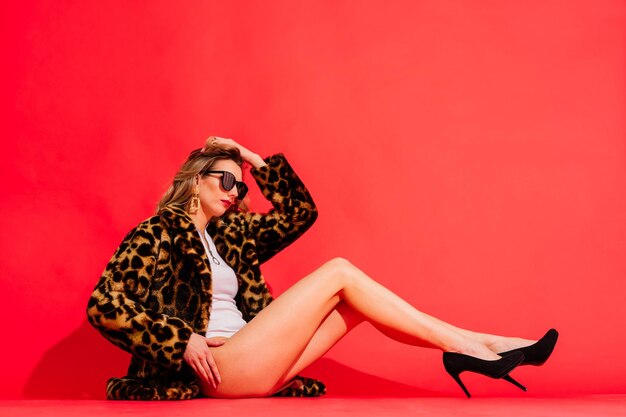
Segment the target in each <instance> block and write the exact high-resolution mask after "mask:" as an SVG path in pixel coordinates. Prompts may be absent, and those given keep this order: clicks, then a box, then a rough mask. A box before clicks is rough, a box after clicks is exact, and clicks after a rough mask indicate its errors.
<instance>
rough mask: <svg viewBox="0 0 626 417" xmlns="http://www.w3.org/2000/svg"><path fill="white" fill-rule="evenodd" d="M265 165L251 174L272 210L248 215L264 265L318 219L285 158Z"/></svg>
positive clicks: (253, 170)
mask: <svg viewBox="0 0 626 417" xmlns="http://www.w3.org/2000/svg"><path fill="white" fill-rule="evenodd" d="M265 162H266V165H263V166H261V167H260V168H253V169H252V170H250V173H251V174H252V176H253V177H254V179H255V181H256V183H257V184H258V185H259V188H260V189H261V192H262V193H263V195H264V196H265V198H267V199H268V200H269V201H270V203H272V206H273V208H272V210H270V211H269V213H267V214H261V213H247V214H245V220H246V224H247V228H248V231H249V232H250V233H251V234H252V235H253V236H254V237H255V240H256V249H257V255H258V257H259V262H261V263H263V262H265V261H267V260H268V259H270V258H271V257H272V256H274V255H275V254H277V253H278V252H280V251H281V250H282V249H284V248H285V247H287V246H288V245H289V244H291V243H292V242H294V241H295V240H296V239H297V238H299V237H300V236H301V235H302V234H303V233H304V232H306V231H307V230H308V229H309V228H310V227H311V226H312V225H313V223H314V222H315V220H316V219H317V208H316V207H315V203H314V202H313V198H312V197H311V195H310V194H309V192H308V190H307V189H306V187H305V186H304V184H303V183H302V181H301V180H300V178H299V177H298V175H296V173H295V171H294V170H293V169H292V168H291V165H289V162H287V159H286V158H285V156H284V155H283V154H277V155H273V156H270V157H268V158H266V159H265Z"/></svg>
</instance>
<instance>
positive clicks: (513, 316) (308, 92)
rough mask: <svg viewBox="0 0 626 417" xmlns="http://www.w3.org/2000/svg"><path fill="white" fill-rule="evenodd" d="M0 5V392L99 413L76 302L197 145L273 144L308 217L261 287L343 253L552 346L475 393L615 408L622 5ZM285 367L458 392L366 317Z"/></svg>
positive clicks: (335, 387) (95, 358) (425, 306)
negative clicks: (559, 398)
mask: <svg viewBox="0 0 626 417" xmlns="http://www.w3.org/2000/svg"><path fill="white" fill-rule="evenodd" d="M1 7H2V13H1V16H2V17H1V19H2V22H1V25H0V27H1V29H0V31H1V42H2V44H3V47H2V61H3V65H2V71H3V77H2V78H3V79H2V85H3V90H4V91H3V94H2V95H3V100H2V106H3V109H2V131H3V136H4V140H3V142H2V143H3V151H2V152H0V155H1V156H0V158H1V159H0V171H1V178H2V187H3V201H2V204H1V205H0V229H1V230H2V240H1V244H0V245H1V246H0V251H1V254H2V256H1V259H0V272H1V274H0V294H2V298H3V302H2V307H1V309H2V314H1V317H2V318H1V319H0V320H1V321H2V333H1V334H2V340H3V343H1V344H0V346H1V347H0V349H2V351H1V352H0V357H1V358H2V360H1V361H0V363H1V365H0V366H1V372H2V376H3V377H2V378H1V379H0V398H3V399H16V398H41V397H47V398H50V397H52V398H63V397H70V398H102V397H103V396H104V383H105V380H106V378H107V377H109V376H112V375H121V374H123V372H124V371H125V367H126V365H127V355H126V354H125V353H123V352H121V351H119V350H117V349H116V348H114V347H113V346H112V345H109V344H108V343H107V342H106V341H105V340H104V339H102V338H101V337H100V336H99V335H98V334H97V333H96V332H95V331H94V330H93V329H91V328H90V327H89V326H88V324H87V323H86V319H85V314H84V310H85V305H86V302H87V299H88V296H89V294H90V293H91V290H92V289H93V286H94V285H95V283H96V281H97V279H98V277H99V275H100V273H101V272H102V270H103V268H104V266H105V264H106V262H107V261H108V259H109V257H110V256H111V254H112V253H113V251H114V249H115V248H116V246H117V244H118V243H119V242H120V240H121V239H122V237H123V236H124V234H125V233H126V232H127V231H128V230H129V229H130V228H131V227H133V226H134V225H135V224H137V223H138V222H139V221H141V220H143V219H145V218H146V217H148V216H150V215H151V214H152V213H153V211H154V208H155V203H156V202H157V201H158V199H159V198H160V196H161V194H162V193H163V192H164V190H165V189H166V186H167V184H168V182H169V181H171V178H172V177H173V174H174V173H175V171H176V169H177V167H178V166H179V165H180V164H181V163H182V161H183V160H184V159H185V158H186V156H187V154H188V153H189V151H190V150H191V149H193V148H196V147H200V146H201V145H202V143H203V141H204V138H205V137H207V136H208V135H211V134H215V135H219V136H225V137H232V138H235V139H236V140H238V141H240V142H241V143H242V144H244V145H246V146H248V147H249V148H251V149H253V150H254V151H256V152H258V153H260V154H262V155H264V156H266V155H269V154H271V153H274V152H283V153H285V154H286V155H287V157H288V158H289V160H290V162H291V163H292V165H293V166H294V167H295V168H296V170H297V172H298V173H299V175H300V176H301V178H302V179H303V180H304V182H305V183H306V184H307V186H308V187H309V189H310V191H311V192H312V194H313V196H314V197H315V200H316V202H317V204H318V206H319V211H320V216H319V219H318V222H317V223H316V225H315V226H314V227H313V228H312V229H311V230H310V231H309V232H308V233H307V234H306V235H305V236H304V237H303V238H302V239H300V240H299V241H298V242H297V243H296V244H294V245H293V246H292V247H290V248H289V249H287V250H285V251H284V252H283V253H281V254H280V255H279V256H277V257H276V258H275V259H273V260H272V261H271V262H270V263H268V264H267V265H266V267H265V270H264V271H265V275H266V278H267V279H268V281H269V282H270V283H271V285H272V286H273V287H274V291H275V292H276V293H280V292H282V291H283V290H284V289H285V288H287V287H288V286H289V285H290V284H291V283H293V282H294V281H295V280H297V279H298V278H299V277H302V276H303V275H305V274H307V273H308V272H310V271H311V270H313V269H314V268H315V267H317V266H318V265H319V264H321V263H322V262H324V261H326V260H328V259H329V258H331V257H334V256H342V257H346V258H348V259H350V260H351V261H352V262H353V263H354V264H356V265H357V266H359V267H361V268H362V269H363V270H365V271H366V272H367V273H369V274H370V275H371V276H372V277H374V278H375V279H377V280H378V281H380V282H381V283H383V284H384V285H386V286H388V287H390V288H391V289H392V290H394V291H396V292H397V293H399V294H401V295H402V296H403V297H405V298H406V299H407V300H409V301H410V302H411V303H412V304H414V305H415V306H416V307H418V308H419V309H421V310H423V311H426V312H429V313H431V314H434V315H436V316H439V317H441V318H443V319H445V320H448V321H451V322H452V323H455V324H457V325H460V326H464V327H468V328H471V329H476V330H482V331H488V332H495V333H503V334H509V335H519V336H523V337H529V338H537V337H540V336H541V335H543V333H544V332H545V330H547V329H548V328H549V327H551V326H553V327H556V328H558V329H559V330H560V332H561V339H560V342H559V345H558V346H557V349H556V351H555V354H554V356H553V358H552V359H551V360H550V362H549V363H548V364H546V365H545V366H544V367H543V368H541V369H537V368H528V367H527V368H524V369H520V370H518V371H516V372H515V375H516V376H517V377H519V379H520V380H521V381H522V382H524V383H526V384H527V385H529V387H530V389H531V391H530V393H529V394H523V393H521V392H518V391H515V389H514V388H513V387H512V386H510V385H508V384H505V383H503V382H501V381H494V380H489V379H487V378H483V377H479V376H474V375H468V376H467V382H468V385H469V386H470V389H472V391H473V392H474V393H475V394H476V395H479V394H481V393H482V395H491V394H494V395H515V396H518V395H532V394H533V393H534V394H536V395H565V394H574V393H624V392H626V382H625V379H624V375H625V374H626V361H624V360H623V354H622V351H623V346H624V345H625V343H626V334H625V332H624V331H623V323H622V321H623V320H624V318H625V312H626V308H625V307H624V292H625V290H626V284H625V283H624V280H623V278H624V275H625V272H626V261H625V256H624V255H625V253H626V251H625V250H626V221H625V220H626V192H625V190H626V175H625V174H626V149H625V135H624V133H625V132H624V114H625V110H626V105H625V100H624V98H625V95H624V91H625V90H624V74H625V71H624V39H625V38H624V28H625V27H626V26H625V24H624V23H625V19H624V16H625V9H624V2H623V1H618V0H614V1H612V0H603V1H594V0H585V1H583V0H576V1H574V0H567V1H565V0H561V1H557V0H549V1H545V0H541V1H539V0H536V1H524V2H520V1H515V0H510V1H480V2H474V1H438V0H429V1H393V2H385V1H367V2H366V1H361V2H356V1H354V2H337V1H315V2H313V1H310V2H309V1H305V2H294V1H288V0H285V1H250V2H228V1H224V2H200V1H196V2H192V1H186V2H182V3H176V5H175V3H173V2H167V1H153V2H101V1H75V2H67V1H58V0H55V1H25V2H3V3H2V6H1ZM254 196H255V197H254V198H255V203H254V204H255V205H256V207H257V208H259V209H263V208H265V207H266V205H264V204H263V202H259V198H260V197H259V195H258V194H255V195H254ZM308 374H309V375H318V376H323V377H324V379H325V380H326V382H327V383H328V385H329V391H330V393H335V394H357V395H380V394H383V395H384V394H390V393H393V392H395V393H398V392H404V393H405V394H407V395H420V394H423V395H439V394H444V395H448V394H451V395H462V394H461V393H460V390H459V389H458V387H456V386H455V385H454V382H453V381H452V380H451V379H450V378H448V377H447V376H446V375H445V373H444V371H443V367H442V365H441V358H440V353H438V352H436V351H431V350H423V349H422V350H420V349H417V348H413V347H410V346H405V345H401V344H398V343H396V342H393V341H391V340H388V339H385V338H384V337H383V336H382V335H379V334H377V333H376V331H375V330H373V328H371V327H369V326H363V327H361V328H359V329H357V330H356V331H355V332H354V333H353V334H351V335H349V336H348V337H347V338H346V339H345V340H344V341H342V342H340V344H339V345H337V346H336V347H335V348H334V349H333V350H332V351H331V352H330V353H329V354H328V356H327V359H324V360H322V361H321V362H320V363H318V364H317V365H315V366H313V367H312V369H310V370H309V372H308ZM351 376H358V378H357V380H356V382H351V383H347V382H346V380H347V379H348V378H349V377H351Z"/></svg>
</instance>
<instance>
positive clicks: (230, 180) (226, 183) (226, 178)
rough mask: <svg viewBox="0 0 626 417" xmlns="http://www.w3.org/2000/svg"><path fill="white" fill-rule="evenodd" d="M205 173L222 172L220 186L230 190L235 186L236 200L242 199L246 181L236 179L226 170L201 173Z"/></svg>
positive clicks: (246, 187) (245, 189)
mask: <svg viewBox="0 0 626 417" xmlns="http://www.w3.org/2000/svg"><path fill="white" fill-rule="evenodd" d="M207 174H222V188H223V189H225V190H226V191H230V190H232V189H233V187H234V186H235V185H236V186H237V200H243V198H244V197H245V196H246V194H247V193H248V186H247V185H246V183H244V182H241V181H237V178H235V175H233V173H231V172H228V171H204V172H203V173H202V175H207Z"/></svg>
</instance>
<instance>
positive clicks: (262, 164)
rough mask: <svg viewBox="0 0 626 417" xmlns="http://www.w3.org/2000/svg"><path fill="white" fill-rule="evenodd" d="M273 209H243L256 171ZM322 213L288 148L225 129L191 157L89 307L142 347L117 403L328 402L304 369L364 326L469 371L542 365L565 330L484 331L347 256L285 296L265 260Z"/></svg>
mask: <svg viewBox="0 0 626 417" xmlns="http://www.w3.org/2000/svg"><path fill="white" fill-rule="evenodd" d="M244 162H247V163H249V164H250V165H252V169H251V174H252V176H253V177H254V179H255V181H256V182H257V184H258V185H259V187H260V189H261V191H262V192H263V194H264V195H265V197H266V198H267V199H268V200H269V201H270V202H271V203H272V205H273V209H272V210H271V211H270V212H269V213H267V214H258V213H247V212H245V211H244V210H241V209H239V208H238V207H237V205H236V201H239V202H241V201H242V200H243V199H244V197H245V195H246V192H247V186H246V185H245V184H244V183H243V182H242V168H241V167H242V165H243V163H244ZM316 218H317V211H316V208H315V205H314V203H313V200H312V199H311V196H310V195H309V193H308V192H307V189H306V188H305V186H304V184H302V182H301V181H300V179H299V178H298V176H297V175H296V173H295V172H294V171H293V169H292V168H291V167H290V165H289V163H288V162H287V160H286V159H285V157H284V156H283V155H282V154H278V155H274V156H271V157H269V158H267V159H265V160H263V159H261V158H260V157H259V156H258V155H257V154H254V153H253V152H251V151H249V150H248V149H246V148H245V147H243V146H241V145H239V144H238V143H236V142H235V141H233V140H231V139H224V138H218V137H211V138H209V140H207V143H206V145H205V147H204V148H203V149H202V150H196V151H194V152H192V153H191V155H190V156H189V158H188V159H187V161H186V162H185V163H184V164H183V166H182V167H181V169H180V170H179V172H178V173H177V174H176V176H175V178H174V181H173V184H172V186H171V187H170V189H169V190H168V191H167V193H166V194H165V196H164V197H163V198H162V200H161V202H160V203H159V208H158V213H157V215H156V216H153V217H151V218H149V219H148V220H146V221H144V222H142V223H140V224H139V225H138V226H137V227H136V228H134V229H133V230H132V231H131V232H130V233H129V234H128V235H127V236H126V237H125V239H124V241H123V242H122V244H121V245H120V246H119V248H118V249H117V251H116V252H115V254H114V255H113V258H112V259H111V261H110V262H109V264H108V265H107V267H106V269H105V271H104V273H103V275H102V277H101V279H100V281H99V282H98V284H97V286H96V288H95V290H94V292H93V294H92V296H91V298H90V300H89V304H88V307H87V314H88V317H89V321H90V322H91V324H92V325H93V326H94V327H96V329H98V330H99V331H100V332H101V333H102V334H103V336H104V337H105V338H107V339H108V340H109V341H111V342H112V343H114V344H115V345H117V346H119V347H121V348H122V349H124V350H126V351H128V352H130V353H131V354H132V358H131V363H130V366H129V369H128V376H126V377H124V378H112V379H111V380H109V382H108V384H107V398H110V399H142V400H148V399H187V398H194V397H197V396H200V395H203V396H208V397H221V398H240V397H261V396H269V395H284V396H317V395H321V394H323V393H324V392H325V387H324V385H323V384H322V383H321V382H319V381H316V380H313V379H309V378H303V377H300V376H298V373H299V372H300V371H301V370H302V369H304V368H306V367H307V366H308V365H310V364H311V363H312V362H314V361H315V360H317V359H318V358H320V357H321V356H322V355H324V353H325V352H326V351H328V350H329V349H330V348H331V347H332V346H333V345H334V344H335V343H336V342H337V341H339V339H341V338H342V337H343V336H344V335H345V334H346V333H347V332H349V331H350V330H351V329H353V328H354V327H355V326H357V325H358V324H359V323H361V322H362V321H364V320H367V321H369V322H370V323H372V324H373V325H374V326H375V327H376V328H377V329H379V330H380V331H381V332H382V333H384V334H385V335H387V336H389V337H391V338H393V339H395V340H398V341H401V342H403V343H408V344H412V345H416V346H425V347H431V348H438V349H441V350H443V351H444V356H443V359H444V366H445V369H446V370H447V371H448V373H449V374H450V375H451V376H452V377H453V378H454V379H455V380H456V381H457V382H458V383H459V385H460V386H461V387H462V388H463V390H464V392H465V393H466V395H467V396H468V397H469V395H470V394H469V392H468V391H467V389H466V388H465V386H464V385H463V383H462V382H461V379H460V378H459V374H460V373H461V372H463V371H472V372H477V373H480V374H483V375H486V376H489V377H492V378H504V379H506V380H508V381H509V382H511V383H514V384H516V385H518V386H519V387H520V388H522V389H525V388H523V387H522V386H521V385H519V384H518V383H517V382H516V381H515V380H513V379H512V378H511V377H510V376H509V375H508V373H509V372H510V371H512V370H513V369H514V368H515V367H516V366H518V365H528V364H531V365H541V364H543V362H545V361H546V359H547V358H548V356H549V355H550V354H551V352H552V349H553V348H554V345H555V343H556V338H557V332H556V331H555V330H550V331H549V332H548V333H547V334H546V335H545V336H544V337H543V338H542V339H541V340H539V341H533V340H526V339H520V338H508V337H502V336H495V335H489V334H482V333H475V332H471V331H468V330H464V329H460V328H457V327H454V326H452V325H450V324H448V323H445V322H443V321H441V320H438V319H436V318H434V317H431V316H429V315H427V314H425V313H423V312H420V311H418V310H416V309H415V308H414V307H412V306H411V305H409V304H408V303H406V302H405V301H404V300H402V299H401V298H399V297H398V296H396V295H395V294H393V293H392V292H390V291H389V290H387V289H386V288H384V287H382V286H381V285H380V284H378V283H376V282H375V281H373V280H372V279H371V278H369V277H368V276H367V275H365V274H364V273H363V272H362V271H360V270H359V269H358V268H356V267H355V266H353V265H352V264H350V263H349V262H348V261H346V260H344V259H340V258H337V259H333V260H331V261H329V262H327V263H325V264H324V265H322V266H321V267H320V268H319V269H317V270H316V271H314V272H313V273H311V274H310V275H308V276H306V277H304V278H302V279H301V280H300V281H298V282H297V283H296V284H295V285H294V286H293V287H291V288H290V289H289V290H287V291H285V292H284V293H283V294H282V295H281V296H280V297H278V298H276V299H275V300H272V297H271V295H270V293H269V291H268V288H267V286H266V284H265V282H264V279H263V276H262V275H261V271H260V264H262V263H263V262H265V261H267V260H268V259H270V258H271V257H272V256H274V255H275V254H276V253H278V252H279V251H280V250H282V249H283V248H285V247H286V246H287V245H289V244H290V243H292V242H293V241H294V240H296V239H297V238H298V237H299V236H300V235H302V234H303V233H304V232H305V231H306V230H307V229H308V228H309V227H311V225H312V224H313V222H314V221H315V219H316Z"/></svg>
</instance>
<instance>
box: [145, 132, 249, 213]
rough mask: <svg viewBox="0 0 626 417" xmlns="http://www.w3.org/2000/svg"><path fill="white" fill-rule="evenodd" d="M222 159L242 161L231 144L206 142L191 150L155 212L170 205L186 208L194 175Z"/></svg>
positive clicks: (237, 151) (236, 149) (189, 199)
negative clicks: (204, 144) (202, 146)
mask: <svg viewBox="0 0 626 417" xmlns="http://www.w3.org/2000/svg"><path fill="white" fill-rule="evenodd" d="M224 159H230V160H232V161H234V162H235V163H236V164H237V165H239V166H242V165H243V163H244V160H243V158H241V154H240V153H239V149H238V148H235V147H232V146H222V145H215V144H207V145H206V146H205V147H204V148H202V149H195V150H193V151H192V152H191V154H189V158H187V160H186V161H185V163H184V164H183V165H182V166H181V167H180V169H179V170H178V172H177V173H176V175H175V176H174V181H172V185H170V187H169V188H168V189H167V191H166V192H165V194H164V195H163V197H161V201H159V204H158V206H157V213H159V212H160V211H161V210H163V209H164V208H165V207H167V206H170V205H177V206H181V207H184V208H185V210H188V209H189V203H190V201H191V195H192V193H193V186H194V183H195V178H196V175H199V174H200V173H201V172H204V171H208V170H210V169H211V168H212V167H213V165H215V163H216V162H217V161H220V160H224Z"/></svg>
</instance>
